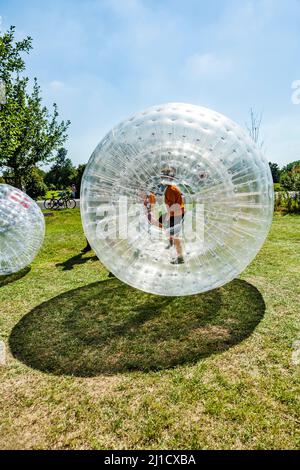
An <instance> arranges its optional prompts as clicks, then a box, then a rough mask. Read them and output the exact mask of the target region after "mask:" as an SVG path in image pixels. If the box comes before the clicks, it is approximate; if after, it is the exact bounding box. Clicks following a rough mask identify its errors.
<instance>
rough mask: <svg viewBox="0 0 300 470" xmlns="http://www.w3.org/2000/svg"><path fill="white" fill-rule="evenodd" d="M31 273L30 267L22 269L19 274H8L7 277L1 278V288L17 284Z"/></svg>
mask: <svg viewBox="0 0 300 470" xmlns="http://www.w3.org/2000/svg"><path fill="white" fill-rule="evenodd" d="M30 271H31V268H30V266H27V267H26V268H23V269H21V271H18V272H17V273H13V274H8V275H6V276H0V287H3V286H6V284H10V283H11V282H16V281H18V280H19V279H21V278H22V277H24V276H26V275H27V274H28V273H29V272H30Z"/></svg>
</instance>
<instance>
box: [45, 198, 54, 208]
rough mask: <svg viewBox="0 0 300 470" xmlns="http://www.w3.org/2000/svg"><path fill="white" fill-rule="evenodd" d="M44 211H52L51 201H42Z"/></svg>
mask: <svg viewBox="0 0 300 470" xmlns="http://www.w3.org/2000/svg"><path fill="white" fill-rule="evenodd" d="M44 207H45V209H52V208H53V199H47V200H46V201H44Z"/></svg>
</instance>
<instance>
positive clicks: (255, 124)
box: [246, 108, 264, 149]
mask: <svg viewBox="0 0 300 470" xmlns="http://www.w3.org/2000/svg"><path fill="white" fill-rule="evenodd" d="M262 117H263V116H262V113H260V114H258V113H256V112H255V111H254V109H253V108H250V124H246V126H247V129H248V132H249V134H250V137H251V138H252V140H254V142H255V143H256V144H257V145H258V147H259V148H260V149H262V148H263V146H264V141H263V140H261V138H260V130H261V122H262Z"/></svg>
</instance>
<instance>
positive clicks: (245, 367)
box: [0, 209, 300, 449]
mask: <svg viewBox="0 0 300 470" xmlns="http://www.w3.org/2000/svg"><path fill="white" fill-rule="evenodd" d="M46 223H47V237H46V241H45V244H44V246H43V249H42V251H41V252H40V254H39V256H38V257H37V258H36V260H35V261H34V263H33V264H32V266H31V269H27V270H24V271H23V272H22V273H20V274H18V275H15V276H12V277H11V278H7V277H6V278H5V279H0V340H2V341H4V342H5V345H6V349H7V353H8V354H7V364H6V366H5V367H1V366H0V380H1V393H0V431H1V433H0V448H5V449H7V448H60V449H61V448H63V449H67V448H115V449H120V448H122V449H124V448H125V449H131V448H148V449H151V448H160V449H163V448H182V449H188V448H205V449H208V448H209V449H212V448H217V449H228V448H229V449H267V448H271V449H280V448H289V449H295V448H299V446H300V435H299V421H300V416H299V395H300V394H299V391H300V386H299V384H300V381H299V375H300V374H299V372H300V369H299V368H300V366H299V365H298V366H297V365H296V364H293V361H292V353H293V344H294V343H295V341H296V340H299V339H300V330H299V314H300V312H299V310H300V308H299V301H300V273H299V269H300V268H299V266H300V217H297V216H286V217H275V219H274V223H273V227H272V231H271V234H270V237H269V239H268V241H267V242H266V244H265V245H264V247H263V249H262V251H261V252H260V254H259V255H258V256H257V258H256V259H255V260H254V262H253V263H252V264H251V265H250V266H249V268H248V269H247V271H245V272H244V273H243V275H242V276H241V277H240V279H239V280H235V281H233V282H232V283H230V284H228V285H227V286H224V287H223V288H221V289H217V290H215V291H212V292H209V293H206V294H202V295H198V296H193V297H186V298H166V297H157V296H154V295H150V294H144V293H142V292H139V291H136V290H134V289H132V288H130V287H128V286H126V285H124V284H122V283H121V282H120V281H118V280H117V279H109V278H108V272H107V271H106V269H105V268H104V267H103V266H102V265H101V264H100V263H99V261H98V260H97V259H96V257H95V256H94V254H93V253H88V254H86V255H81V254H80V249H81V248H82V247H83V246H84V244H85V238H84V235H83V232H82V229H81V223H80V215H79V210H77V209H75V210H66V211H62V212H59V213H57V212H55V213H54V216H53V217H47V218H46Z"/></svg>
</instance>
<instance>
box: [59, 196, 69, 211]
mask: <svg viewBox="0 0 300 470" xmlns="http://www.w3.org/2000/svg"><path fill="white" fill-rule="evenodd" d="M66 208H67V203H66V201H65V199H63V198H61V199H59V200H58V201H57V209H66Z"/></svg>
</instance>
